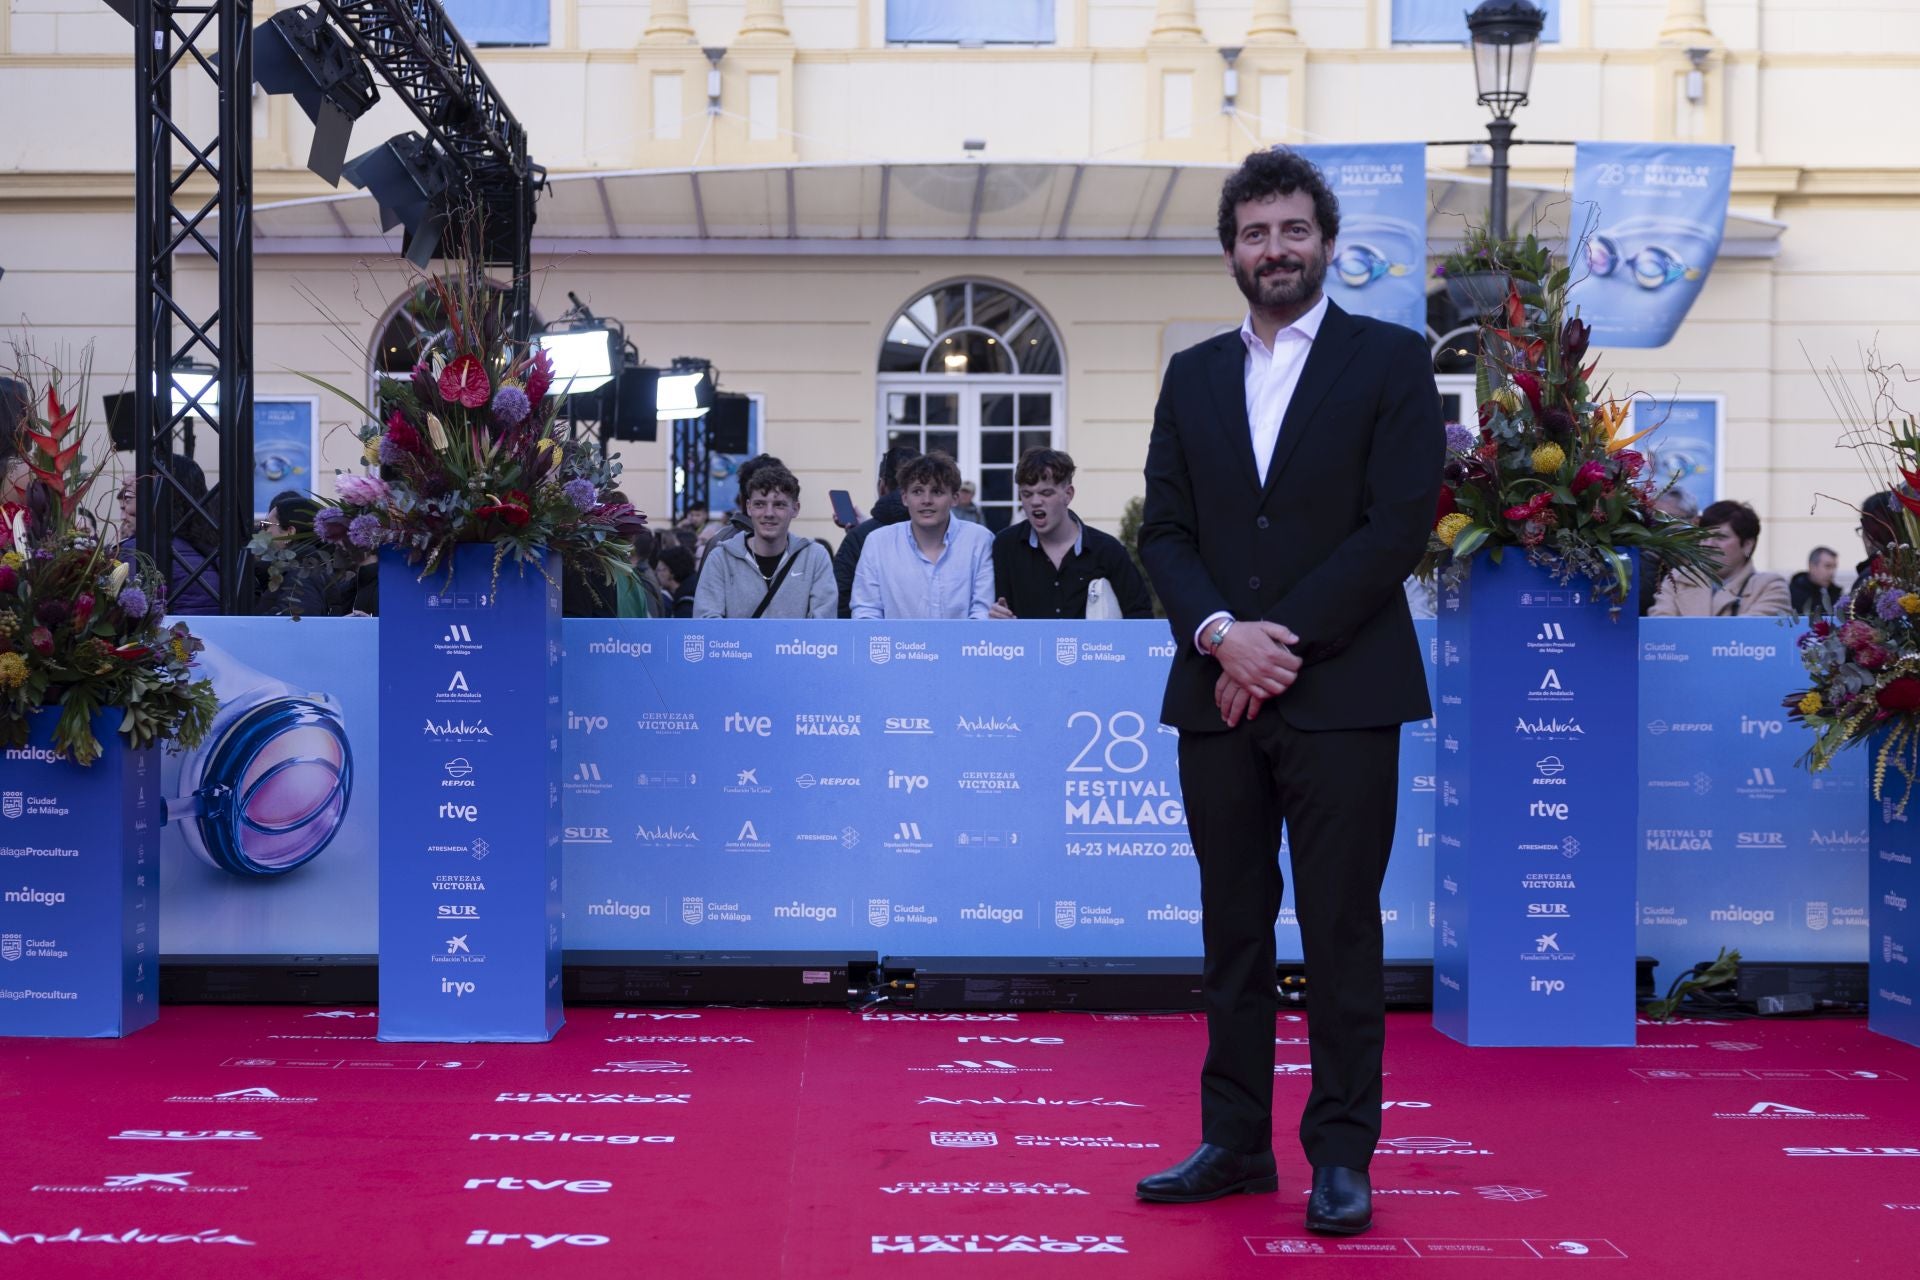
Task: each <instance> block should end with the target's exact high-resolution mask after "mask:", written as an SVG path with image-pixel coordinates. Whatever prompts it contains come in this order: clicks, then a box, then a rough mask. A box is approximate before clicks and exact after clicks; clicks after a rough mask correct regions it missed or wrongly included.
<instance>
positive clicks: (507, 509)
mask: <svg viewBox="0 0 1920 1280" xmlns="http://www.w3.org/2000/svg"><path fill="white" fill-rule="evenodd" d="M473 514H475V515H477V516H498V517H500V519H501V521H502V522H503V523H505V524H510V525H512V526H513V527H514V528H516V529H517V528H519V527H520V526H521V525H523V524H525V523H527V521H529V520H531V519H532V518H533V512H532V510H531V508H530V504H529V503H528V501H527V495H526V494H524V493H522V492H521V491H520V490H518V489H511V490H509V491H508V492H507V494H506V495H505V496H504V497H502V498H501V499H500V501H498V502H491V503H488V504H487V505H486V506H484V507H476V508H474V512H473Z"/></svg>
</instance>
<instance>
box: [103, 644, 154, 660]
mask: <svg viewBox="0 0 1920 1280" xmlns="http://www.w3.org/2000/svg"><path fill="white" fill-rule="evenodd" d="M152 652H153V650H151V649H149V648H148V647H147V646H146V645H143V644H123V645H121V646H120V647H119V648H117V649H115V650H114V651H113V656H114V657H116V658H121V659H124V660H125V661H127V662H138V661H140V659H142V658H144V657H146V656H147V655H148V654H150V653H152Z"/></svg>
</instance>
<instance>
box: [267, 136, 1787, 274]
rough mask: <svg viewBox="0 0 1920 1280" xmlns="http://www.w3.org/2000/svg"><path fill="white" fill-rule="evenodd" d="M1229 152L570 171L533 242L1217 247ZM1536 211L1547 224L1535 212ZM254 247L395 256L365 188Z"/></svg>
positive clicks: (1473, 192) (1434, 216)
mask: <svg viewBox="0 0 1920 1280" xmlns="http://www.w3.org/2000/svg"><path fill="white" fill-rule="evenodd" d="M1232 168H1233V166H1232V165H1227V164H1153V163H1139V162H1124V161H1120V162H1106V161H1089V162H1086V163H1079V164H1074V163H1067V162H1062V161H1053V160H1045V161H1030V162H1028V161H972V162H959V163H924V162H916V163H910V164H789V165H739V166H733V167H708V168H694V169H635V170H625V171H620V172H614V173H566V174H557V175H555V176H553V177H551V178H549V179H548V182H547V189H546V191H545V192H544V193H543V194H542V196H541V197H540V200H539V204H538V206H537V214H538V217H537V220H536V222H535V225H534V238H533V251H534V253H535V254H552V253H573V252H578V251H580V250H582V249H591V250H593V251H594V252H598V253H631V254H702V253H716V254H743V253H788V254H825V253H832V254H848V253H856V254H917V255H925V254H944V255H958V256H966V255H995V256H1006V255H1010V254H1012V255H1025V254H1032V255H1053V256H1058V255H1068V254H1131V255H1139V254H1142V253H1147V254H1156V255H1159V254H1164V255H1171V256H1184V255H1211V254H1216V253H1218V252H1220V242H1219V240H1218V238H1217V236H1216V234H1215V232H1214V216H1215V208H1216V206H1217V203H1218V201H1219V198H1220V182H1221V179H1222V177H1223V176H1224V175H1226V174H1227V173H1229V172H1231V171H1232ZM1487 195H1488V182H1487V180H1486V179H1485V178H1477V177H1467V176H1442V175H1437V174H1432V175H1429V176H1428V178H1427V206H1428V210H1429V213H1428V222H1427V227H1428V232H1427V234H1428V241H1429V244H1430V245H1431V246H1432V247H1433V248H1435V249H1438V250H1441V251H1444V250H1446V249H1448V248H1451V247H1452V246H1453V245H1454V244H1455V243H1457V242H1458V240H1459V238H1460V235H1461V232H1462V231H1463V230H1464V229H1465V228H1466V227H1467V226H1469V225H1472V224H1477V223H1483V222H1484V221H1485V220H1486V216H1487ZM1571 204H1572V202H1571V201H1570V200H1569V199H1568V198H1567V196H1566V193H1565V192H1564V191H1561V190H1558V189H1555V188H1548V187H1535V186H1524V185H1520V184H1515V185H1513V186H1512V187H1511V188H1510V191H1509V206H1510V212H1509V219H1510V221H1511V223H1512V225H1513V226H1515V227H1532V226H1536V225H1537V226H1539V227H1540V228H1541V230H1542V231H1543V232H1544V233H1545V234H1544V235H1543V238H1544V239H1548V240H1553V241H1564V239H1565V236H1566V218H1567V212H1568V210H1569V209H1570V207H1571ZM1536 219H1537V221H1536ZM1784 230H1786V224H1785V223H1784V222H1776V221H1774V220H1773V219H1770V218H1760V217H1755V216H1753V215H1751V214H1745V213H1737V212H1736V213H1730V214H1729V215H1728V217H1727V228H1726V238H1725V240H1724V242H1723V243H1722V245H1721V248H1720V256H1722V257H1725V258H1770V257H1773V256H1775V255H1776V254H1777V253H1778V252H1779V241H1780V235H1781V233H1782V232H1783V231H1784ZM254 251H255V252H256V253H352V254H360V255H363V256H379V255H384V254H397V253H399V251H400V237H399V236H398V235H397V234H393V235H388V234H385V233H383V232H382V231H381V230H380V221H379V215H378V213H377V211H376V210H375V208H374V204H373V200H372V199H371V198H370V197H369V196H367V195H366V194H365V193H364V192H361V191H349V192H343V193H341V194H339V195H330V196H318V197H314V198H311V199H305V200H287V201H282V202H279V203H276V204H263V205H259V206H257V207H256V208H255V210H254Z"/></svg>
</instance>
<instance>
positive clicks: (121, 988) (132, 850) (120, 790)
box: [0, 711, 160, 1036]
mask: <svg viewBox="0 0 1920 1280" xmlns="http://www.w3.org/2000/svg"><path fill="white" fill-rule="evenodd" d="M54 721H55V715H54V713H53V712H50V711H49V712H43V713H42V714H40V715H38V716H36V717H34V722H33V726H32V728H31V730H30V732H29V736H28V738H27V742H26V745H25V746H21V747H9V748H7V749H6V751H5V752H4V758H3V762H0V1035H10V1036H119V1035H125V1034H127V1033H129V1032H132V1031H137V1030H139V1029H140V1028H141V1027H144V1026H146V1025H147V1024H148V1023H150V1022H152V1021H153V1019H154V1016H155V1015H156V1014H157V1013H158V1012H159V1008H160V985H159V984H160V976H159V975H160V971H159V968H158V966H157V965H156V961H157V960H158V959H159V956H158V954H157V953H158V951H159V943H158V924H157V917H158V915H159V910H158V903H157V902H156V901H155V896H156V891H157V889H156V881H157V875H156V873H157V870H158V867H157V865H156V864H157V857H158V850H157V845H156V841H157V839H158V836H159V822H158V821H157V812H158V809H159V807H160V796H159V769H158V767H157V766H158V761H157V759H156V757H157V756H158V755H159V752H158V750H156V749H154V748H148V749H146V750H144V751H130V750H127V749H126V748H125V747H123V746H122V745H121V741H120V735H119V733H118V732H117V731H118V729H119V727H120V713H119V712H117V711H116V712H108V713H105V714H103V715H99V716H96V717H94V724H93V732H94V734H95V736H96V737H98V738H99V739H100V742H101V747H102V750H101V753H100V758H99V759H98V760H96V761H94V763H93V764H92V765H90V766H88V767H86V768H84V769H83V768H81V767H80V766H79V765H76V764H74V763H72V762H71V761H68V760H58V759H55V758H53V754H52V752H51V751H50V750H49V749H48V748H49V746H50V744H51V743H52V740H53V726H54Z"/></svg>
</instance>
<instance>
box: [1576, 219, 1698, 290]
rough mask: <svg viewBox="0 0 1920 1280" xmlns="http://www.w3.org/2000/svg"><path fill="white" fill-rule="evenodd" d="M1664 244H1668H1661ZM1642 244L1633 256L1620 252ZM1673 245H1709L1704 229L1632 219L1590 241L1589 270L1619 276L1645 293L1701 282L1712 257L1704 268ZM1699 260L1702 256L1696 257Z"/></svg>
mask: <svg viewBox="0 0 1920 1280" xmlns="http://www.w3.org/2000/svg"><path fill="white" fill-rule="evenodd" d="M1662 240H1665V241H1667V242H1668V243H1665V244H1663V243H1661V241H1662ZM1636 241H1638V242H1641V243H1640V245H1639V248H1637V249H1635V250H1634V251H1633V252H1632V253H1623V252H1621V246H1622V245H1623V244H1632V243H1634V242H1636ZM1674 241H1692V242H1694V243H1696V244H1700V243H1702V242H1706V243H1710V239H1709V237H1708V236H1707V234H1706V233H1705V232H1704V230H1703V229H1702V228H1700V227H1699V226H1697V225H1695V224H1693V223H1691V222H1682V221H1680V220H1678V219H1672V218H1629V219H1628V220H1627V221H1625V222H1622V223H1621V224H1620V225H1619V226H1617V227H1610V228H1608V229H1607V230H1606V231H1601V232H1596V233H1595V234H1594V235H1593V237H1592V238H1591V239H1589V240H1588V241H1587V269H1588V270H1589V271H1591V272H1592V273H1593V274H1594V275H1596V276H1612V275H1614V274H1615V273H1616V272H1618V273H1620V275H1621V276H1622V278H1623V279H1630V280H1632V281H1633V282H1634V283H1635V284H1637V285H1639V286H1640V287H1641V288H1642V289H1664V288H1665V287H1666V286H1668V285H1670V284H1674V283H1676V282H1678V281H1681V280H1689V281H1692V280H1699V279H1700V278H1701V277H1702V276H1704V275H1705V274H1706V266H1708V265H1711V262H1712V258H1711V255H1710V254H1709V255H1708V256H1707V258H1706V262H1705V263H1704V264H1703V265H1701V266H1694V265H1691V264H1690V263H1688V261H1687V255H1684V254H1682V253H1681V252H1679V251H1678V250H1676V249H1674V248H1673V247H1671V245H1672V243H1673V242H1674ZM1693 256H1694V257H1695V258H1696V260H1698V258H1699V255H1698V254H1695V255H1693Z"/></svg>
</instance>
